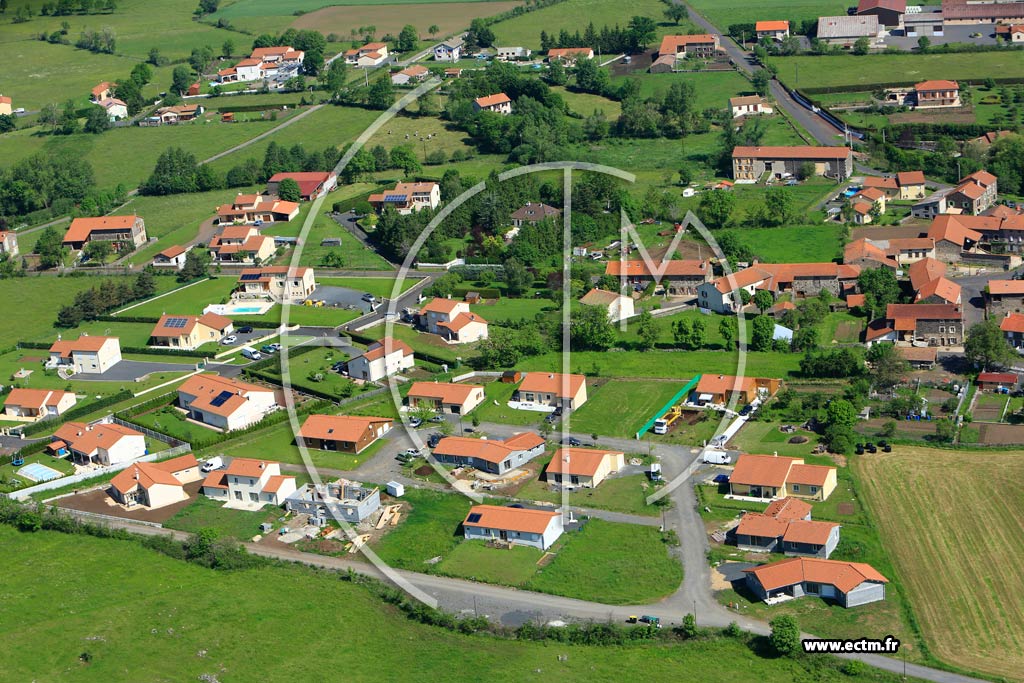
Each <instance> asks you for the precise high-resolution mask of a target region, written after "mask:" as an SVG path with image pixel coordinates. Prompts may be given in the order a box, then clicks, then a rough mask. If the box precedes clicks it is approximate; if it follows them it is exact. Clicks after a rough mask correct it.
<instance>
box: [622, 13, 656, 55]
mask: <svg viewBox="0 0 1024 683" xmlns="http://www.w3.org/2000/svg"><path fill="white" fill-rule="evenodd" d="M657 30H658V25H657V24H656V23H654V19H651V18H650V17H641V16H634V17H633V18H632V19H630V20H629V36H630V42H631V43H632V45H631V47H632V48H634V49H635V48H643V49H646V48H647V44H648V43H650V42H651V41H652V40H654V36H655V34H656V33H657Z"/></svg>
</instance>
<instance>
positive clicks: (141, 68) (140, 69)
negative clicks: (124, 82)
mask: <svg viewBox="0 0 1024 683" xmlns="http://www.w3.org/2000/svg"><path fill="white" fill-rule="evenodd" d="M131 79H132V81H133V82H134V83H135V85H137V86H139V87H140V88H141V87H142V86H144V85H146V84H147V83H149V82H150V81H151V80H153V67H151V66H150V65H149V64H147V63H146V62H139V63H138V64H136V65H135V66H133V67H132V75H131Z"/></svg>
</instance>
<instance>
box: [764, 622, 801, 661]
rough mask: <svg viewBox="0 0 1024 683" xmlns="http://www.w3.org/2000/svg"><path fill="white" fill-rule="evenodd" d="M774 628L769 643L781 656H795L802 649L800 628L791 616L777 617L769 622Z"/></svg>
mask: <svg viewBox="0 0 1024 683" xmlns="http://www.w3.org/2000/svg"><path fill="white" fill-rule="evenodd" d="M769 625H770V626H771V627H772V632H771V635H770V636H769V637H768V642H769V643H771V646H772V647H773V648H774V649H775V651H776V652H777V653H779V654H780V655H783V656H786V655H794V654H796V653H797V651H798V650H799V649H800V627H799V626H797V624H796V619H794V618H793V617H791V616H789V615H783V616H781V617H775V618H774V619H772V620H771V621H770V622H769Z"/></svg>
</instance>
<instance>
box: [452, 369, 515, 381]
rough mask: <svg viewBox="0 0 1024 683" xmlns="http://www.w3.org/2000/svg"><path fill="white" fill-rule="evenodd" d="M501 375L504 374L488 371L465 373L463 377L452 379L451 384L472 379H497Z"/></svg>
mask: <svg viewBox="0 0 1024 683" xmlns="http://www.w3.org/2000/svg"><path fill="white" fill-rule="evenodd" d="M503 374H505V373H502V372H490V371H488V372H467V373H466V374H465V375H459V376H458V377H452V382H461V381H463V380H466V379H473V378H474V377H484V378H490V379H496V378H498V377H501V376H502V375H503Z"/></svg>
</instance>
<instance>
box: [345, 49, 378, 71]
mask: <svg viewBox="0 0 1024 683" xmlns="http://www.w3.org/2000/svg"><path fill="white" fill-rule="evenodd" d="M387 60H388V44H387V43H367V44H366V45H363V46H362V47H357V48H353V49H351V50H346V52H345V62H346V63H347V64H352V65H353V66H359V67H362V68H364V69H365V68H372V67H375V66H380V65H381V64H383V63H384V62H386V61H387Z"/></svg>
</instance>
